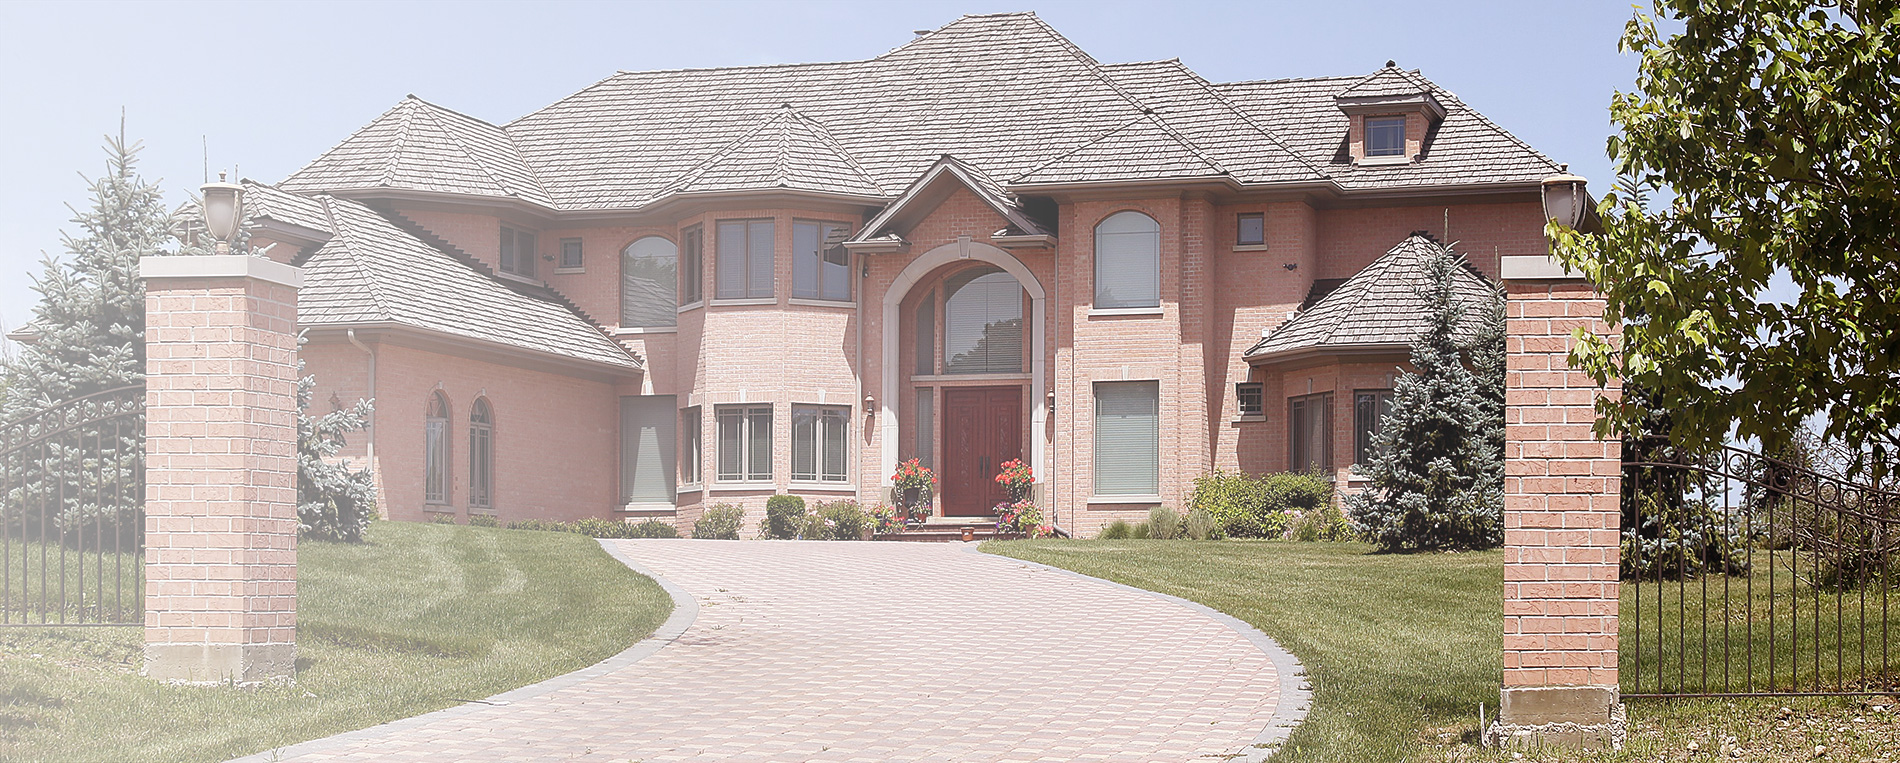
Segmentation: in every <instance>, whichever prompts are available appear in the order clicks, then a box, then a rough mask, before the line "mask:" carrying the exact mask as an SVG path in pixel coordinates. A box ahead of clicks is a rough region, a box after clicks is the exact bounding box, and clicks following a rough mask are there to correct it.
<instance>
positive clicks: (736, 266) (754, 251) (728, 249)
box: [713, 220, 776, 299]
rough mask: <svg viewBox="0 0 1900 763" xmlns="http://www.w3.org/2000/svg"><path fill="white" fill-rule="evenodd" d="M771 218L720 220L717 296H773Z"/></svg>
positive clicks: (716, 269) (759, 297) (715, 278)
mask: <svg viewBox="0 0 1900 763" xmlns="http://www.w3.org/2000/svg"><path fill="white" fill-rule="evenodd" d="M775 235H776V234H775V233H774V229H773V225H772V221H771V220H721V221H719V240H718V241H717V242H716V246H717V247H718V251H717V253H716V254H715V258H716V260H715V262H714V263H713V270H714V271H715V272H714V274H713V280H714V282H715V287H716V291H715V292H714V296H715V297H716V298H718V299H770V298H771V297H773V296H775V294H774V292H773V290H772V289H773V286H774V282H773V278H774V277H775V274H774V272H773V269H772V268H773V262H772V251H773V237H774V236H775Z"/></svg>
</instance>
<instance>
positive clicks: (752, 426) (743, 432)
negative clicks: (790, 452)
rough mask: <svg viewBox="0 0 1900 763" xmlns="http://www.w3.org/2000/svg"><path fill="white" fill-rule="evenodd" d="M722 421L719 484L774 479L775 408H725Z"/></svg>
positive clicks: (719, 415)
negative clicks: (773, 417) (773, 434)
mask: <svg viewBox="0 0 1900 763" xmlns="http://www.w3.org/2000/svg"><path fill="white" fill-rule="evenodd" d="M715 411H716V413H715V416H716V417H717V419H718V421H719V469H718V472H717V477H718V479H719V481H720V482H766V481H769V480H771V479H772V406H770V405H722V406H719V407H718V408H717V409H715Z"/></svg>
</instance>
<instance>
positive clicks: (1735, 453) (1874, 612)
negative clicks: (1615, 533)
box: [1619, 440, 1900, 697]
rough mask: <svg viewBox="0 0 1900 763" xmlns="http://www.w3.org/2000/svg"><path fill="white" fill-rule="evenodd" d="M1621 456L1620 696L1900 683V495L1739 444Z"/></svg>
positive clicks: (1861, 689) (1660, 444)
mask: <svg viewBox="0 0 1900 763" xmlns="http://www.w3.org/2000/svg"><path fill="white" fill-rule="evenodd" d="M1624 453H1625V456H1624V463H1623V497H1622V509H1623V544H1622V545H1623V549H1622V555H1623V561H1622V576H1623V587H1622V588H1623V590H1622V605H1621V613H1620V616H1619V621H1620V623H1621V626H1620V631H1621V635H1622V638H1621V654H1620V657H1619V663H1620V666H1619V674H1620V676H1621V681H1622V688H1623V695H1624V696H1626V697H1656V696H1725V695H1726V696H1740V695H1756V696H1761V695H1828V694H1833V695H1853V694H1876V693H1879V694H1887V693H1893V692H1895V691H1896V689H1897V688H1900V686H1897V685H1896V681H1895V674H1894V671H1893V668H1895V667H1900V666H1896V665H1895V664H1894V663H1895V661H1896V660H1900V649H1894V648H1892V646H1893V641H1892V638H1893V637H1894V636H1900V627H1894V625H1895V623H1894V618H1895V617H1900V611H1895V610H1893V609H1892V608H1890V607H1889V598H1890V594H1891V593H1892V591H1893V587H1894V585H1895V583H1896V582H1900V581H1896V579H1895V578H1894V577H1893V575H1892V572H1891V571H1890V570H1889V569H1888V567H1889V564H1890V561H1891V560H1892V556H1893V555H1894V554H1895V553H1896V552H1900V548H1897V546H1900V532H1896V530H1900V528H1896V526H1895V525H1896V522H1897V521H1900V517H1897V516H1896V514H1897V513H1900V494H1896V493H1893V492H1886V491H1881V490H1876V489H1874V488H1871V487H1867V486H1864V485H1856V484H1852V483H1849V482H1846V481H1843V480H1840V479H1837V478H1833V477H1829V476H1827V475H1824V474H1819V473H1816V472H1814V471H1812V470H1810V469H1806V468H1802V467H1801V466H1798V465H1795V464H1791V463H1787V462H1784V461H1780V460H1776V459H1773V458H1768V457H1765V456H1762V455H1760V454H1757V453H1751V452H1748V451H1745V450H1740V449H1736V448H1723V449H1721V450H1719V451H1716V452H1714V453H1710V454H1708V455H1703V456H1691V455H1688V454H1684V453H1682V452H1680V451H1679V450H1678V449H1677V448H1675V447H1674V446H1672V445H1671V444H1669V443H1668V442H1666V441H1659V440H1651V441H1645V442H1642V443H1639V444H1634V445H1633V447H1632V444H1628V443H1626V445H1625V450H1624Z"/></svg>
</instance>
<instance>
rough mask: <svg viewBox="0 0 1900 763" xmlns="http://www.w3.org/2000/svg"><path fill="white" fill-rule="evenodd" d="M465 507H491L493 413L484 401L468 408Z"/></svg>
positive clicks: (492, 506) (492, 499)
mask: <svg viewBox="0 0 1900 763" xmlns="http://www.w3.org/2000/svg"><path fill="white" fill-rule="evenodd" d="M468 505H469V508H472V509H492V508H494V507H495V414H494V411H493V410H491V409H489V407H488V400H487V399H485V398H476V399H475V404H474V405H472V406H469V409H468Z"/></svg>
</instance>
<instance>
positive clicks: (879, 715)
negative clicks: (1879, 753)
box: [240, 540, 1310, 763]
mask: <svg viewBox="0 0 1900 763" xmlns="http://www.w3.org/2000/svg"><path fill="white" fill-rule="evenodd" d="M602 545H603V546H605V547H606V548H607V549H608V551H609V553H612V554H613V555H614V556H615V557H616V558H618V559H620V560H621V561H622V562H623V563H626V564H628V565H629V566H630V567H632V568H633V569H634V570H636V571H638V572H640V573H641V574H645V575H648V576H650V577H652V578H654V579H655V580H656V581H658V582H659V583H660V585H661V586H663V587H664V588H665V589H666V590H667V592H668V593H669V594H670V595H671V596H672V597H673V598H674V600H675V602H676V608H675V610H674V613H673V616H672V617H670V618H669V619H668V620H667V622H666V623H665V624H664V625H662V626H661V628H660V630H659V631H657V632H656V633H655V634H654V635H653V636H652V637H650V638H648V639H646V640H644V641H642V642H640V643H639V644H636V645H634V646H633V647H631V648H629V649H628V650H626V651H624V652H622V653H621V654H619V655H616V656H614V657H612V658H609V659H608V660H605V661H603V662H601V663H598V664H596V665H593V666H590V667H588V668H585V669H582V670H580V671H576V672H574V673H570V674H567V675H564V676H560V677H557V678H553V679H549V680H547V681H543V682H540V683H537V684H533V685H531V686H526V687H522V688H520V689H516V690H513V691H510V692H506V693H503V694H500V695H496V696H495V697H493V698H491V699H489V700H486V701H483V702H481V703H471V704H468V705H463V706H459V707H455V708H450V709H447V710H442V711H438V712H434V713H429V714H426V715H422V716H418V717H415V718H410V719H406V720H402V721H396V722H393V723H388V724H384V725H381V726H376V727H373V728H369V729H364V730H361V731H355V732H350V733H346V734H341V735H338V736H334V737H330V738H327V739H320V740H315V741H312V742H306V743H303V744H298V745H293V746H290V747H285V748H281V749H278V750H273V751H269V752H266V753H262V754H259V755H254V756H250V757H249V758H243V759H240V760H244V761H267V760H324V761H334V760H415V761H423V760H429V761H435V760H457V761H490V760H492V761H503V760H507V761H514V760H586V761H602V762H603V763H604V762H607V761H614V762H625V761H635V760H637V761H643V762H644V763H657V762H658V761H676V760H746V761H755V760H785V761H887V760H917V761H972V762H974V761H1054V760H1086V761H1192V760H1256V761H1257V760H1262V759H1264V758H1266V757H1267V756H1268V755H1270V754H1271V752H1272V751H1273V749H1274V748H1275V747H1277V744H1278V743H1279V742H1281V741H1282V740H1284V739H1285V737H1286V735H1287V733H1288V732H1289V731H1290V730H1291V727H1292V726H1293V725H1294V724H1296V723H1297V722H1298V721H1299V719H1300V718H1303V717H1304V715H1305V712H1306V706H1307V705H1308V703H1309V702H1310V696H1309V693H1308V692H1307V691H1306V689H1305V687H1304V685H1303V684H1302V682H1301V681H1300V679H1299V666H1298V663H1297V662H1296V661H1294V660H1293V658H1292V657H1291V655H1288V654H1286V652H1285V651H1284V650H1281V649H1279V648H1278V647H1277V646H1276V645H1274V644H1273V642H1272V641H1271V640H1270V639H1268V638H1267V637H1266V636H1265V635H1264V634H1261V633H1260V632H1259V631H1257V630H1255V629H1253V628H1252V627H1251V626H1248V625H1246V624H1245V623H1242V622H1240V621H1238V620H1235V619H1233V618H1231V617H1228V616H1226V615H1223V614H1220V613H1218V612H1215V611H1213V610H1211V609H1208V608H1207V607H1204V606H1202V605H1199V604H1195V603H1193V602H1190V601H1187V600H1184V599H1180V598H1177V597H1173V596H1169V595H1166V594H1160V593H1155V592H1152V591H1145V590H1142V589H1138V588H1133V587H1129V586H1125V585H1121V584H1118V583H1114V582H1112V581H1105V580H1101V579H1098V578H1093V577H1089V576H1086V575H1081V574H1077V573H1074V572H1069V571H1067V570H1060V569H1057V568H1053V567H1048V566H1045V565H1041V564H1036V563H1034V562H1027V561H1023V560H1019V559H1012V558H1009V557H1004V556H998V555H993V554H982V553H975V548H974V547H973V546H968V545H965V544H948V545H946V544H909V543H815V542H798V541H783V542H780V541H756V542H731V541H691V540H630V541H603V542H602Z"/></svg>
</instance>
